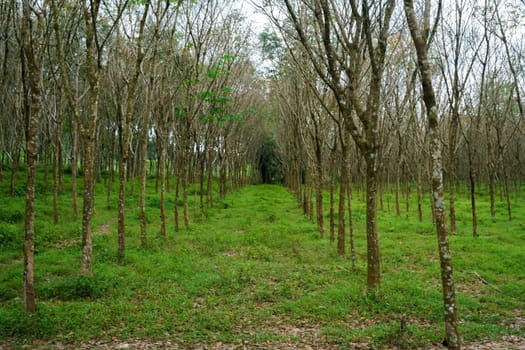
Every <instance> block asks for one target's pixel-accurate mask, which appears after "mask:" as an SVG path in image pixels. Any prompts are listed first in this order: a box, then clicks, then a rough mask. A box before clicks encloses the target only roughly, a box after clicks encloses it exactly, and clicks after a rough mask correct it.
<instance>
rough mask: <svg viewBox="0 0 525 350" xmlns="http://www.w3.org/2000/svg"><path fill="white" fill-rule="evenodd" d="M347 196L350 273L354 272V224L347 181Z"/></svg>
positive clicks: (349, 186)
mask: <svg viewBox="0 0 525 350" xmlns="http://www.w3.org/2000/svg"><path fill="white" fill-rule="evenodd" d="M346 192H347V194H348V235H349V238H350V259H351V261H352V271H353V272H355V271H356V263H357V259H356V255H355V240H354V222H353V218H352V184H351V182H350V181H348V186H347V191H346Z"/></svg>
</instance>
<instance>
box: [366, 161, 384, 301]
mask: <svg viewBox="0 0 525 350" xmlns="http://www.w3.org/2000/svg"><path fill="white" fill-rule="evenodd" d="M366 156H367V160H366V242H367V266H368V268H367V279H366V287H367V289H368V290H378V291H379V290H380V287H381V261H380V253H379V237H378V232H377V153H376V152H374V151H373V152H370V153H368V154H367V155H366Z"/></svg>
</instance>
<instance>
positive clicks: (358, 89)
mask: <svg viewBox="0 0 525 350" xmlns="http://www.w3.org/2000/svg"><path fill="white" fill-rule="evenodd" d="M274 3H281V4H283V5H284V9H283V12H284V13H285V14H286V16H287V19H288V21H289V22H290V23H291V25H292V26H293V29H292V30H293V32H294V33H295V37H296V38H297V40H298V41H299V42H300V44H301V45H302V46H303V48H304V50H305V52H306V56H307V57H308V59H309V60H311V62H312V64H313V67H314V69H315V71H316V73H317V74H318V76H319V77H320V79H321V80H322V81H323V82H324V83H325V84H326V85H327V86H328V87H329V88H330V90H331V91H332V93H333V95H334V98H335V100H336V101H337V106H338V109H339V112H340V113H341V115H342V117H343V119H344V127H345V133H348V134H350V135H351V136H352V138H353V140H354V142H355V143H356V144H357V146H358V148H359V149H360V151H361V153H362V154H363V156H364V159H365V161H366V191H367V195H366V236H367V284H366V285H367V290H368V291H371V292H372V291H374V290H376V291H379V290H380V282H381V269H380V252H379V237H378V230H377V189H378V181H379V178H378V175H379V169H380V164H379V155H380V154H379V153H380V146H381V145H380V143H379V137H378V135H379V119H380V113H381V112H380V102H381V80H382V77H383V72H384V66H385V57H386V50H387V45H388V37H389V35H390V21H391V18H392V14H393V12H394V5H395V1H394V0H387V1H379V2H374V3H371V2H368V1H367V0H362V1H356V0H351V1H348V2H343V3H339V2H333V1H328V0H314V1H307V0H303V1H299V2H298V3H299V5H297V3H296V2H292V1H290V0H284V1H279V2H277V1H274ZM299 7H300V8H299ZM300 13H302V14H304V13H306V14H307V16H306V17H305V16H300V15H299V14H300ZM273 18H274V19H277V18H278V17H276V16H274V17H273ZM275 22H277V25H278V26H280V28H281V29H282V30H283V31H288V29H289V28H287V27H285V26H283V25H282V24H281V21H279V20H278V19H277V20H276V21H275ZM312 22H313V24H312ZM312 38H313V39H312ZM363 82H366V83H365V86H363V85H362V84H363ZM363 101H364V102H363ZM342 139H343V140H345V139H346V137H344V138H342ZM343 157H345V155H344V154H343ZM341 169H342V170H344V171H346V170H345V169H348V167H346V166H343V167H342V168H341ZM343 175H344V174H343ZM341 178H342V179H347V178H348V177H347V176H341ZM342 193H343V195H342V197H343V198H344V197H345V196H344V193H345V191H343V192H342Z"/></svg>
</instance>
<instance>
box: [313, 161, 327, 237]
mask: <svg viewBox="0 0 525 350" xmlns="http://www.w3.org/2000/svg"><path fill="white" fill-rule="evenodd" d="M315 185H316V186H315V205H316V211H317V226H318V227H319V233H320V234H321V237H322V238H324V236H325V227H324V210H323V167H322V164H320V162H319V161H318V162H317V181H316V183H315Z"/></svg>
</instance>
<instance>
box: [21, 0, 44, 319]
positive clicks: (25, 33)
mask: <svg viewBox="0 0 525 350" xmlns="http://www.w3.org/2000/svg"><path fill="white" fill-rule="evenodd" d="M29 6H30V5H29V1H24V2H23V19H22V32H21V37H22V54H23V57H22V79H23V92H24V116H25V132H26V153H25V158H26V163H27V180H26V203H25V204H26V206H25V225H24V236H25V237H24V309H25V311H26V312H27V313H31V314H32V313H35V312H36V301H35V297H36V292H35V179H36V170H37V169H36V168H37V161H38V134H39V125H40V123H39V121H40V110H41V107H42V89H41V85H42V63H41V56H40V54H41V53H38V54H37V53H36V51H40V50H41V48H40V44H41V43H40V40H41V39H42V37H41V35H42V33H43V28H42V26H43V23H42V19H43V18H42V17H41V16H42V14H39V15H38V22H37V21H35V20H33V19H32V18H31V13H30V9H29ZM36 24H38V25H36ZM33 30H37V31H38V32H36V33H33ZM32 34H33V35H34V37H32Z"/></svg>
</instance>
